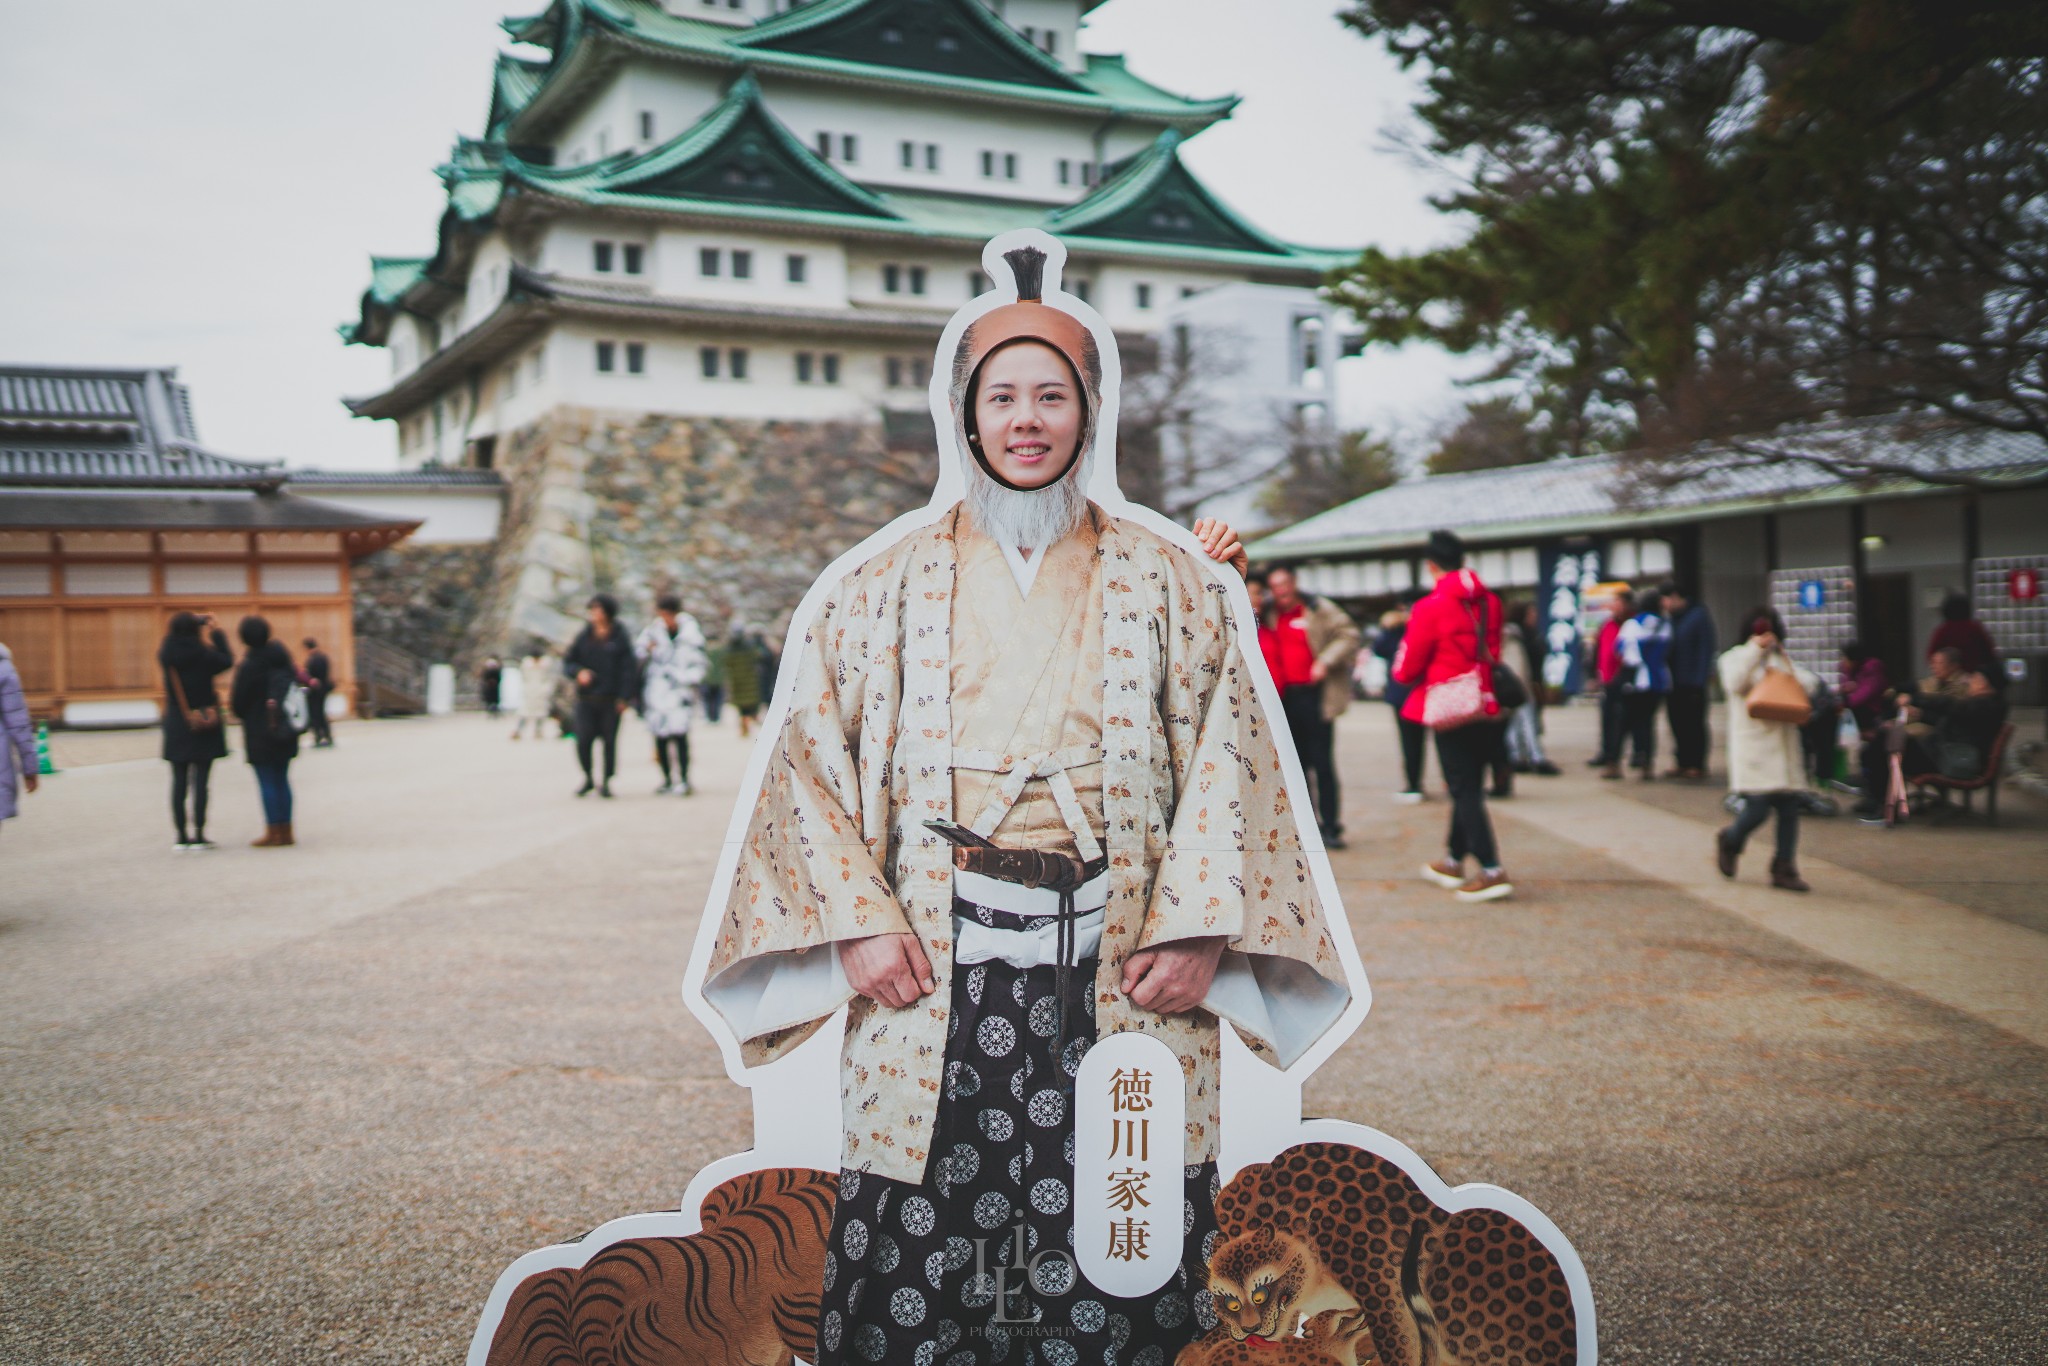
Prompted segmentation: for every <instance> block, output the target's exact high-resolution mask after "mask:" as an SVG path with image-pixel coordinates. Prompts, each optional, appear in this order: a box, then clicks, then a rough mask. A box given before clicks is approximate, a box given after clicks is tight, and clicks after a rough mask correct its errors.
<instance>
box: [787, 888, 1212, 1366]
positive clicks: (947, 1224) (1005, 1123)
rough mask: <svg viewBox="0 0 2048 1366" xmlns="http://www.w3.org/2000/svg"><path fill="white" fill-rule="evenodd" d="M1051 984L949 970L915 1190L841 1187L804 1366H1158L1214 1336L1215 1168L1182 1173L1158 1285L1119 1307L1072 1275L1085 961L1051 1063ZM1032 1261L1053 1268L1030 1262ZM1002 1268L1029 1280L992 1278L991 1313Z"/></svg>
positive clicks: (1018, 919) (981, 968) (1070, 988)
mask: <svg viewBox="0 0 2048 1366" xmlns="http://www.w3.org/2000/svg"><path fill="white" fill-rule="evenodd" d="M953 911H954V914H955V915H958V916H963V917H972V918H973V919H975V920H978V921H980V922H981V923H982V924H984V925H988V926H991V927H993V928H996V929H1022V928H1025V927H1027V926H1029V925H1030V924H1032V923H1033V922H1032V920H1031V919H1030V918H1027V917H1022V916H1014V915H1009V914H1007V913H1005V912H1002V911H996V910H991V909H989V908H987V907H983V906H976V905H973V904H971V903H969V902H966V901H961V900H957V899H956V900H955V902H954V905H953ZM1058 973H1059V970H1058V969H1057V968H1055V967H1051V966H1039V967H1030V968H1017V967H1012V966H1011V965H1010V964H1008V963H1004V962H1000V961H997V962H988V963H977V964H974V965H972V966H961V967H958V968H957V969H956V970H955V972H954V973H953V1000H952V1017H951V1021H950V1024H949V1025H948V1030H947V1036H946V1070H945V1083H944V1091H943V1095H942V1098H941V1100H940V1102H939V1107H938V1116H937V1118H936V1120H935V1121H934V1123H933V1126H932V1129H933V1132H932V1153H931V1160H930V1163H929V1164H928V1165H927V1167H926V1169H925V1178H924V1180H923V1181H922V1182H921V1183H919V1184H917V1185H911V1184H909V1183H907V1182H902V1181H892V1180H889V1179H888V1178H886V1177H880V1176H876V1175H874V1174H872V1173H862V1172H856V1171H847V1172H843V1173H841V1175H840V1178H839V1199H838V1203H837V1205H836V1207H835V1208H834V1210H833V1215H832V1237H831V1243H830V1246H829V1248H828V1250H827V1253H826V1257H825V1294H824V1297H823V1301H822V1303H821V1306H820V1313H819V1320H818V1366H841V1363H847V1366H868V1364H869V1363H880V1362H887V1363H891V1366H896V1363H902V1364H903V1366H996V1363H1003V1366H1038V1364H1040V1363H1042V1364H1043V1366H1082V1364H1083V1363H1085V1366H1169V1363H1171V1362H1172V1361H1173V1359H1174V1357H1175V1355H1176V1354H1177V1353H1178V1352H1179V1351H1180V1349H1181V1347H1182V1346H1184V1345H1185V1344H1186V1343H1187V1342H1188V1341H1189V1340H1190V1339H1191V1338H1193V1337H1194V1336H1195V1335H1196V1334H1197V1333H1200V1332H1205V1331H1207V1330H1208V1329H1209V1328H1211V1327H1213V1326H1214V1324H1215V1315H1214V1312H1213V1311H1212V1309H1211V1308H1210V1304H1209V1295H1208V1292H1207V1289H1206V1286H1207V1283H1208V1281H1207V1277H1208V1271H1207V1265H1208V1258H1209V1254H1210V1253H1211V1252H1212V1251H1214V1249H1215V1244H1216V1206H1215V1199H1216V1189H1217V1185H1218V1182H1217V1179H1216V1164H1215V1163H1214V1162H1204V1163H1202V1164H1200V1165H1198V1166H1192V1167H1189V1168H1187V1169H1186V1182H1187V1190H1186V1194H1187V1204H1186V1206H1185V1210H1186V1215H1185V1229H1184V1234H1185V1236H1184V1238H1183V1241H1182V1245H1181V1246H1182V1254H1181V1265H1180V1268H1179V1269H1178V1270H1177V1271H1176V1272H1175V1274H1174V1275H1173V1276H1172V1277H1170V1278H1169V1279H1168V1280H1167V1282H1166V1284H1165V1285H1163V1286H1161V1287H1160V1288H1159V1289H1158V1290H1156V1291H1154V1292H1153V1293H1152V1294H1150V1295H1145V1296H1141V1297H1138V1298H1135V1299H1120V1298H1117V1297H1115V1296H1111V1295H1104V1294H1100V1293H1098V1292H1096V1290H1095V1289H1094V1287H1092V1286H1091V1285H1089V1284H1088V1283H1087V1282H1086V1281H1084V1280H1082V1279H1081V1278H1080V1276H1079V1274H1078V1272H1077V1271H1076V1269H1075V1264H1074V1262H1073V1260H1072V1258H1073V1251H1074V1213H1073V1180H1074V1115H1073V1091H1074V1075H1075V1073H1076V1072H1077V1071H1078V1070H1079V1068H1080V1066H1081V1059H1082V1058H1083V1057H1084V1056H1085V1055H1086V1053H1087V1051H1088V1048H1089V1046H1090V1045H1091V1044H1093V1043H1094V1042H1095V1000H1094V997H1095V959H1094V958H1087V959H1084V960H1082V961H1081V962H1079V963H1077V964H1076V965H1075V966H1074V967H1073V968H1072V969H1071V971H1070V974H1069V980H1068V984H1067V1011H1066V1033H1067V1041H1066V1046H1065V1048H1064V1049H1063V1050H1062V1052H1063V1054H1064V1056H1063V1058H1062V1059H1061V1060H1060V1065H1055V1061H1054V1057H1053V1051H1054V1047H1055V1035H1056V1033H1057V1032H1058V1030H1059V1027H1060V1025H1059V1004H1058V996H1059V992H1058V986H1057V982H1058ZM1020 1236H1021V1238H1022V1240H1023V1245H1024V1252H1023V1257H1022V1258H1021V1259H1020V1258H1019V1256H1018V1247H1017V1244H1018V1240H1019V1238H1020ZM1047 1250H1056V1251H1057V1252H1058V1253H1060V1254H1063V1255H1059V1256H1039V1255H1038V1254H1039V1253H1041V1252H1042V1251H1047ZM1034 1259H1035V1260H1034ZM1019 1265H1024V1266H1026V1267H1028V1268H1029V1269H1030V1271H1031V1273H1032V1274H1031V1276H1027V1275H1026V1274H1025V1273H1024V1272H1018V1271H1012V1272H1010V1273H1009V1274H1008V1275H1004V1276H1002V1278H1001V1281H1002V1285H1003V1286H1004V1287H1005V1288H1006V1290H1007V1292H1008V1293H1007V1296H1006V1299H1007V1304H1005V1305H1001V1306H999V1305H998V1304H997V1302H996V1279H997V1272H998V1269H999V1268H1009V1267H1014V1266H1019ZM1034 1278H1035V1282H1036V1283H1035V1284H1033V1283H1031V1282H1032V1280H1033V1279H1034ZM999 1311H1000V1312H999ZM1005 1319H1007V1320H1008V1321H1007V1322H1004V1321H1002V1320H1005Z"/></svg>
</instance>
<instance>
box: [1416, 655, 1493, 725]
mask: <svg viewBox="0 0 2048 1366" xmlns="http://www.w3.org/2000/svg"><path fill="white" fill-rule="evenodd" d="M1487 673H1488V670H1487V667H1486V666H1485V665H1484V664H1479V665H1474V666H1473V667H1472V668H1470V669H1467V670H1466V671H1465V672H1464V673H1461V674H1459V675H1457V676H1456V677H1454V678H1447V679H1445V680H1444V681H1443V682H1441V683H1432V684H1430V685H1429V691H1428V692H1426V693H1424V694H1423V695H1422V724H1423V725H1425V726H1428V727H1429V728H1430V729H1431V730H1456V729H1458V728H1459V727H1460V726H1469V725H1471V724H1473V723H1474V722H1475V721H1491V720H1494V719H1495V718H1496V717H1498V716H1499V715H1500V704H1499V703H1498V702H1496V701H1495V700H1494V697H1493V692H1492V690H1491V688H1489V687H1488V683H1489V682H1490V680H1489V679H1488V677H1487Z"/></svg>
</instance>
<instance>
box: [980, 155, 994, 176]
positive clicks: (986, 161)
mask: <svg viewBox="0 0 2048 1366" xmlns="http://www.w3.org/2000/svg"><path fill="white" fill-rule="evenodd" d="M981 174H982V178H983V179H985V180H994V179H995V178H996V154H995V153H994V152H983V153H982V154H981Z"/></svg>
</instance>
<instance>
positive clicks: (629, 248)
mask: <svg viewBox="0 0 2048 1366" xmlns="http://www.w3.org/2000/svg"><path fill="white" fill-rule="evenodd" d="M619 255H620V256H622V257H624V258H625V260H624V264H625V267H626V274H628V275H638V274H640V273H641V270H642V268H643V267H644V266H645V265H646V263H647V248H645V247H643V246H641V245H640V244H639V243H638V242H628V243H626V244H625V245H624V246H622V247H620V248H619Z"/></svg>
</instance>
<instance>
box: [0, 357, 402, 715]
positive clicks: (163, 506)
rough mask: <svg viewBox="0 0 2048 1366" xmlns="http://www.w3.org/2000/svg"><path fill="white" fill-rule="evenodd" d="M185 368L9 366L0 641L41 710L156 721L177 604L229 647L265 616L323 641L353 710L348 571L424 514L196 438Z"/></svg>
mask: <svg viewBox="0 0 2048 1366" xmlns="http://www.w3.org/2000/svg"><path fill="white" fill-rule="evenodd" d="M174 374H175V372H173V371H169V370H142V371H132V370H129V371H124V370H84V369H56V368H46V367H26V366H9V367H4V368H0V641H4V642H6V644H7V645H8V646H9V647H10V648H11V649H12V651H13V653H14V660H15V666H16V668H17V669H18V670H19V671H20V673H21V679H22V687H23V691H24V692H25V693H26V695H27V698H28V704H29V708H30V710H31V711H32V712H33V713H34V714H36V715H37V716H38V717H47V718H49V719H52V720H57V721H63V722H66V723H70V724H76V725H91V724H123V723H130V724H132V723H137V722H146V721H150V720H153V719H155V717H156V716H157V715H158V714H159V708H160V705H161V700H162V698H163V691H164V685H163V681H162V678H161V676H160V672H159V670H158V669H157V666H156V651H157V646H158V644H159V643H160V642H161V641H162V639H163V636H164V633H165V630H166V629H167V627H168V626H169V623H170V619H171V617H172V616H174V615H175V614H177V613H178V612H184V611H191V612H211V613H213V614H214V616H215V617H216V618H218V619H219V622H220V625H221V626H222V628H223V629H224V630H226V631H227V632H228V634H229V637H230V638H231V639H232V638H233V637H234V634H235V626H236V623H237V622H239V621H240V619H241V618H242V617H244V616H248V615H259V616H262V617H264V618H265V619H267V620H268V621H269V622H270V625H271V628H272V630H273V632H274V633H275V634H276V636H277V638H278V639H280V640H282V641H284V642H285V643H286V645H287V646H288V647H289V648H290V649H291V651H292V653H293V656H294V658H297V657H298V656H299V655H301V654H302V653H303V650H302V648H301V645H300V642H301V641H302V640H303V639H304V638H306V637H308V636H311V637H313V638H315V639H317V640H318V641H319V642H320V645H321V648H322V649H323V650H325V651H326V653H327V654H328V656H329V657H330V659H332V661H333V663H334V671H335V682H336V693H337V696H338V697H339V698H340V699H342V701H343V702H344V703H345V704H346V703H352V701H353V698H354V689H355V682H356V668H355V640H354V631H353V624H352V620H351V618H352V610H351V599H350V573H351V568H352V565H353V563H354V561H356V560H357V559H360V558H361V557H363V556H364V555H368V554H370V553H372V552H374V551H377V550H381V549H383V548H384V547H385V546H388V545H390V544H392V543H393V542H395V541H398V540H400V539H403V538H404V537H405V536H406V535H408V534H409V533H410V532H411V531H412V530H413V529H414V528H415V527H416V526H417V525H418V523H417V522H413V521H399V520H392V519H388V518H380V517H377V516H374V515H369V514H365V513H362V512H358V511H352V510H350V509H346V508H340V507H335V506H333V505H330V504H326V503H322V502H320V501H319V500H317V499H313V498H305V497H300V496H298V495H295V494H291V493H287V492H284V491H282V486H283V484H284V482H285V478H286V475H285V471H284V470H283V468H282V467H281V466H277V465H260V464H254V463H251V462H248V461H240V460H230V459H227V458H226V457H223V456H219V455H215V454H213V453H211V452H208V451H206V450H204V449H203V448H201V447H199V446H198V444H197V439H196V434H195V433H194V431H193V429H192V422H191V416H190V407H189V400H188V398H187V396H186V394H185V391H184V387H183V386H182V385H179V384H177V383H176V382H175V378H174ZM236 650H237V653H239V651H240V645H239V642H237V644H236Z"/></svg>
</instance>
